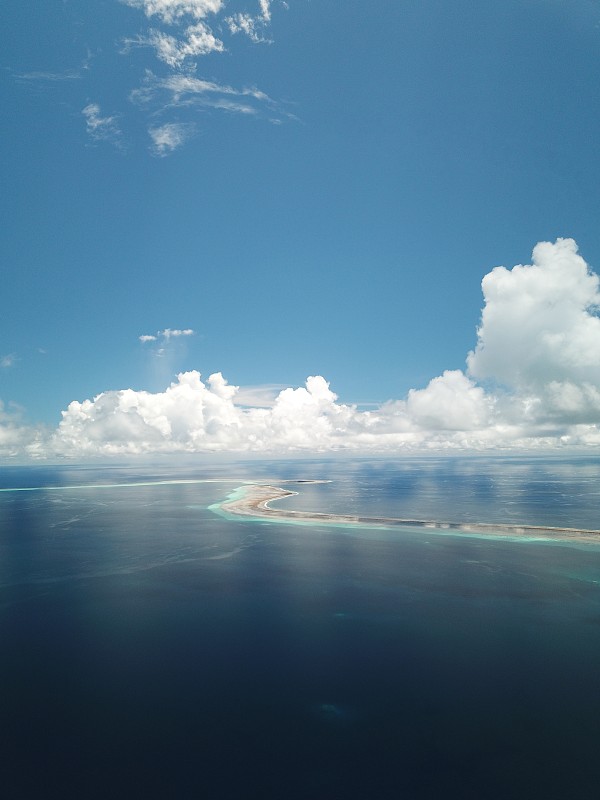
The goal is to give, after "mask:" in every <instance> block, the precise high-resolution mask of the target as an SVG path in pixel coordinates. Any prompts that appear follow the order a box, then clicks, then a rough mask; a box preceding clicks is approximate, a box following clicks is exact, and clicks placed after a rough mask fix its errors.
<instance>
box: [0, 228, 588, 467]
mask: <svg viewBox="0 0 600 800" xmlns="http://www.w3.org/2000/svg"><path fill="white" fill-rule="evenodd" d="M599 285H600V280H599V278H598V276H597V275H596V274H595V273H594V272H592V271H591V269H590V268H589V266H588V265H587V264H586V262H585V261H584V259H583V258H582V257H581V256H580V255H579V254H578V251H577V245H576V243H575V242H574V241H573V240H572V239H558V240H557V241H556V242H555V243H549V242H542V243H540V244H538V245H537V246H536V247H535V248H534V251H533V258H532V263H531V264H528V265H517V266H515V267H514V268H513V269H511V270H509V269H506V268H505V267H496V268H495V269H493V270H492V271H491V272H490V273H488V274H487V275H486V276H485V277H484V279H483V281H482V289H483V295H484V301H485V304H484V308H483V311H482V316H481V324H480V326H479V328H478V330H477V341H476V345H475V348H474V349H473V350H472V351H471V352H470V353H469V354H468V355H467V358H466V369H465V370H464V371H460V370H447V371H445V372H444V373H443V374H442V375H440V376H437V377H434V378H432V380H431V381H430V382H429V383H428V385H427V386H426V387H425V388H422V389H411V390H410V391H409V392H408V395H407V397H406V398H405V399H404V400H396V401H390V402H388V403H385V404H383V405H381V406H380V407H378V408H376V409H375V410H369V411H361V410H359V409H357V407H356V406H354V405H347V404H344V403H341V402H339V401H338V398H337V396H336V395H335V394H334V392H333V391H332V390H331V389H330V387H329V384H328V382H327V381H326V379H325V378H324V377H321V376H318V375H317V376H311V377H309V378H308V379H307V381H306V385H305V386H304V387H299V388H285V389H283V390H281V391H279V393H278V394H277V395H276V396H275V398H274V400H273V401H272V402H270V403H269V404H268V405H265V406H263V407H256V406H254V405H251V406H247V405H245V404H244V402H243V397H244V390H242V391H241V392H240V390H239V388H238V387H236V386H232V385H230V384H229V383H228V382H227V381H226V380H225V378H224V377H223V376H222V375H221V373H215V374H213V375H211V376H210V377H209V378H208V380H206V381H202V380H201V376H200V373H199V372H197V371H190V372H185V373H181V374H180V375H178V376H177V380H176V381H174V382H173V383H172V384H171V385H170V386H169V387H168V388H167V389H165V391H164V392H158V393H150V392H146V391H135V390H133V389H123V390H121V391H107V392H102V393H101V394H99V395H98V396H97V397H95V398H93V399H91V400H90V399H88V400H84V401H83V402H81V401H78V400H74V401H73V402H72V403H70V405H69V406H68V408H67V409H66V410H65V411H63V412H62V421H61V422H60V424H59V426H58V427H57V428H56V429H55V430H54V431H43V430H41V429H36V428H32V427H26V426H23V425H21V424H20V420H19V418H18V416H17V415H16V414H15V413H11V412H10V411H7V410H6V409H5V408H4V407H0V453H1V454H2V455H3V456H5V457H7V456H29V457H31V458H61V457H69V458H85V457H95V456H113V455H141V454H158V453H197V452H198V453H200V452H231V453H265V454H278V453H280V454H286V453H294V452H307V453H308V452H328V451H332V452H340V451H342V452H343V451H349V452H367V453H368V452H380V453H389V454H393V453H397V454H399V455H400V454H404V453H414V452H435V451H441V452H454V451H463V450H475V451H493V450H498V449H509V450H511V449H519V450H521V449H533V450H542V449H552V448H565V447H580V448H589V447H597V446H599V445H600V318H599V317H598V310H599V309H600V289H599ZM191 333H192V331H191V330H190V329H185V330H171V329H165V331H159V332H158V336H161V337H163V338H164V337H168V336H171V335H172V336H179V335H191ZM150 336H151V335H146V336H142V337H140V338H141V339H142V340H144V339H146V340H148V339H149V338H150ZM152 336H153V335H152Z"/></svg>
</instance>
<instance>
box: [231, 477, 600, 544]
mask: <svg viewBox="0 0 600 800" xmlns="http://www.w3.org/2000/svg"><path fill="white" fill-rule="evenodd" d="M279 482H280V483H285V484H287V485H289V484H307V483H324V482H325V481H309V480H302V481H279ZM295 494H298V493H297V492H295V491H292V490H290V489H284V488H281V487H280V486H273V485H270V484H258V483H254V484H248V485H246V486H242V487H240V488H239V489H237V490H236V491H235V492H234V493H233V496H232V497H231V498H230V499H228V500H225V501H224V502H223V503H220V504H219V508H220V510H221V511H224V512H226V513H227V514H232V515H235V516H240V517H251V518H252V519H257V518H259V519H260V518H262V519H270V520H273V521H288V522H298V523H316V524H335V525H357V526H363V527H382V528H392V527H393V528H397V527H405V528H427V529H429V530H431V529H433V530H439V531H457V532H460V533H466V534H469V533H472V534H475V535H477V534H479V535H486V536H510V537H525V538H539V539H549V540H569V539H571V540H574V541H578V542H582V541H586V542H594V543H597V544H600V530H585V529H581V528H553V527H545V526H537V525H503V524H500V523H486V522H440V521H437V520H424V519H402V518H398V517H363V516H356V515H351V514H328V513H324V512H321V511H287V510H284V509H279V508H271V507H270V505H269V504H270V503H272V502H273V501H275V500H281V499H282V498H285V497H291V496H292V495H295Z"/></svg>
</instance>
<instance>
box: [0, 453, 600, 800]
mask: <svg viewBox="0 0 600 800" xmlns="http://www.w3.org/2000/svg"><path fill="white" fill-rule="evenodd" d="M229 477H232V478H234V479H237V478H239V479H244V478H246V479H252V478H258V479H261V480H262V479H269V480H274V479H276V478H277V477H281V478H286V477H289V478H315V477H316V478H327V479H331V480H332V483H330V484H317V485H306V486H302V487H301V489H300V491H301V494H300V495H298V497H296V498H292V499H290V500H288V501H285V502H287V507H290V508H291V507H296V508H306V509H309V510H322V511H333V512H340V513H341V512H344V511H350V510H352V511H356V512H359V513H363V514H375V513H376V514H381V515H393V516H418V517H423V518H436V519H445V520H452V521H455V520H461V519H462V520H468V519H470V520H472V519H477V520H480V521H491V522H494V521H497V522H501V521H502V522H504V521H506V522H513V521H515V522H522V523H529V524H543V525H566V524H570V525H571V526H573V527H587V528H600V524H599V522H598V520H599V519H600V518H599V515H598V511H599V508H600V504H599V502H598V500H599V498H598V487H599V486H600V461H598V460H594V459H587V460H584V459H580V460H576V461H570V462H569V461H566V460H552V461H543V460H541V459H540V460H535V461H534V460H529V461H526V460H518V459H507V460H495V461H491V460H484V459H477V460H468V459H462V460H427V459H423V460H412V461H405V462H385V461H368V460H362V461H348V462H341V461H340V462H334V461H327V460H323V461H319V462H299V461H298V462H271V463H267V462H257V463H247V464H232V465H229V466H225V465H220V466H219V467H215V468H213V469H209V468H208V467H206V466H204V467H202V468H198V469H191V468H189V467H188V468H186V469H185V470H184V469H179V470H175V469H172V468H171V469H169V470H166V469H164V468H162V469H161V468H156V467H155V468H153V469H142V468H135V469H126V468H112V469H105V470H93V469H75V468H62V469H49V468H48V469H46V468H44V469H42V468H39V469H38V468H35V469H33V468H31V469H18V468H4V469H0V485H2V486H4V487H12V488H18V487H27V486H29V487H32V486H44V487H55V488H48V489H47V490H45V491H32V492H12V491H11V492H2V493H0V685H1V686H2V692H1V695H0V696H1V700H0V706H1V707H0V720H1V724H0V731H1V733H0V739H1V741H0V753H1V758H0V786H1V787H2V795H3V797H7V798H21V797H22V798H29V797H32V798H40V797H48V796H50V795H52V796H61V797H76V798H87V797H90V798H92V797H93V798H95V797H128V798H129V797H146V796H160V797H163V796H164V797H174V798H206V799H207V800H212V798H215V800H220V799H221V798H223V799H224V798H240V797H241V798H257V800H258V798H261V799H263V798H264V799H265V800H268V799H270V798H273V800H275V798H277V799H279V798H290V799H291V800H296V799H298V800H313V799H314V800H318V798H331V799H332V800H334V799H337V798H340V800H341V798H407V799H412V798H414V799H415V800H418V799H420V798H442V797H457V798H465V799H466V800H469V799H470V798H473V800H475V799H477V800H485V799H486V798H489V800H496V798H498V799H500V798H502V800H507V799H508V798H511V799H512V798H527V800H530V798H537V797H540V798H560V799H561V800H563V798H573V799H574V800H578V798H590V797H595V796H597V792H598V784H599V780H600V764H599V761H600V760H599V759H598V757H597V752H598V747H599V746H600V692H599V691H598V689H597V685H596V684H597V673H598V669H599V665H600V545H598V546H595V545H577V546H575V545H571V544H569V545H567V544H549V543H544V542H527V541H522V542H511V541H506V540H502V539H498V540H491V539H484V538H475V537H464V536H462V537H461V536H454V535H451V534H447V533H446V534H439V533H435V532H432V531H422V530H421V531H410V530H409V531H403V532H402V533H401V534H400V533H399V532H398V531H383V530H375V531H374V530H361V529H351V528H338V527H324V526H316V525H309V526H301V525H290V524H285V523H273V522H264V521H263V522H257V521H255V522H252V521H243V520H240V521H233V520H227V519H224V518H222V517H219V516H217V515H215V514H214V513H213V512H211V511H210V510H209V509H208V506H209V505H211V504H212V503H215V502H218V501H219V500H222V499H224V498H225V497H226V496H227V494H228V493H229V492H230V491H232V490H233V489H234V488H235V487H236V486H237V485H238V484H237V482H235V481H234V482H226V479H227V478H229ZM194 478H195V479H203V478H209V479H211V480H216V481H217V482H213V483H195V484H163V485H149V486H124V485H123V484H125V483H131V482H140V481H158V480H165V479H166V480H168V479H194ZM219 481H220V482H219ZM99 484H102V485H103V486H102V488H71V487H86V486H87V487H90V486H91V485H99ZM113 484H117V486H112V485H113Z"/></svg>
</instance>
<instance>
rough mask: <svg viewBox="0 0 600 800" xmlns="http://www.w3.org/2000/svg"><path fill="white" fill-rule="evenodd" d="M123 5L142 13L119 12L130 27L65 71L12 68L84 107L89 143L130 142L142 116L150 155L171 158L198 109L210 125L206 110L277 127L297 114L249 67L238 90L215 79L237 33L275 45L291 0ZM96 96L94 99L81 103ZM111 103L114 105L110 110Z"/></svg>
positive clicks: (155, 0) (127, 1) (135, 1)
mask: <svg viewBox="0 0 600 800" xmlns="http://www.w3.org/2000/svg"><path fill="white" fill-rule="evenodd" d="M120 3H121V5H122V6H127V7H129V9H133V10H134V12H139V14H137V13H129V14H125V15H117V14H115V20H118V22H119V25H121V26H122V27H123V29H122V30H121V31H119V32H117V33H116V35H115V34H114V33H113V32H111V35H112V38H111V41H110V43H109V44H107V43H106V41H105V40H103V41H98V40H96V41H95V42H94V49H93V51H92V50H91V49H90V48H88V49H87V55H85V56H84V57H83V59H82V58H81V54H79V55H80V57H79V60H78V66H74V67H73V68H71V69H66V70H64V71H60V70H57V69H30V70H22V71H21V72H20V73H19V74H17V73H16V72H13V75H14V77H15V80H18V81H19V82H21V83H23V84H29V85H30V86H32V87H33V86H35V87H36V91H38V92H39V91H42V90H43V91H49V88H48V87H49V86H50V85H53V87H54V88H53V91H54V92H58V91H61V92H62V95H63V102H65V105H67V106H70V107H75V108H80V109H81V113H82V118H83V121H84V123H85V129H86V132H87V134H88V136H89V138H90V139H91V140H92V141H94V142H102V141H104V142H110V143H112V144H113V145H114V146H116V147H117V148H118V149H125V143H126V142H127V143H128V145H130V144H131V137H133V136H136V135H137V134H136V131H139V129H140V124H139V119H138V120H136V117H137V118H139V117H141V118H142V125H143V128H145V131H146V132H147V134H148V136H149V144H148V145H147V146H148V149H149V151H150V153H151V154H152V155H154V156H159V157H164V156H167V155H170V154H171V153H173V152H174V151H175V150H177V149H178V148H180V147H181V146H182V145H184V144H185V143H186V142H189V141H190V140H191V139H192V138H193V133H194V131H195V130H196V129H197V126H198V124H199V115H200V114H203V117H202V119H203V121H204V122H206V124H208V122H207V120H208V118H207V116H206V112H207V110H209V109H210V110H214V111H215V112H225V113H228V114H230V115H232V116H239V117H244V116H245V117H248V116H253V117H262V118H264V119H265V120H267V121H269V122H270V123H273V124H281V123H282V122H283V121H285V120H286V119H295V117H294V115H292V114H290V113H287V112H286V111H285V109H284V108H283V106H282V105H281V104H280V103H278V102H277V101H276V100H274V99H273V98H271V97H269V95H268V94H267V93H266V92H264V91H261V90H260V89H258V88H256V87H254V86H253V85H252V83H253V82H252V76H251V75H250V74H249V75H248V80H247V81H246V82H242V85H241V86H239V87H235V86H232V85H230V83H229V82H227V81H220V80H219V77H218V73H219V68H218V59H219V57H220V56H222V55H223V54H225V53H228V54H230V55H234V54H233V53H232V50H233V48H234V46H235V45H236V40H237V39H239V36H238V34H242V35H245V36H247V37H248V38H249V39H250V41H251V42H253V43H254V44H257V45H260V44H266V43H271V42H272V38H271V36H270V35H269V31H270V28H271V25H272V17H273V11H274V8H275V6H276V5H277V6H278V7H279V8H287V3H286V2H284V0H120ZM110 5H111V4H109V7H110ZM136 19H137V22H136V21H135V20H136ZM125 26H126V27H125ZM115 45H116V46H115ZM209 58H210V59H211V62H210V63H211V68H210V75H211V79H210V80H207V79H204V78H203V77H202V76H201V63H202V61H206V59H209ZM115 59H117V60H119V61H120V62H121V66H119V65H118V64H116V63H115ZM124 59H127V64H126V66H123V65H124V64H125V61H124ZM74 63H77V62H76V61H75V59H74ZM37 66H38V65H36V67H37ZM102 70H104V71H106V73H107V75H110V80H109V81H103V76H102V72H101V71H102ZM117 76H119V78H118V79H120V80H121V84H120V86H121V89H120V94H119V93H115V88H117V89H118V88H119V83H118V79H117ZM213 76H216V77H213ZM92 82H93V90H91V91H90V88H89V86H90V85H91V83H92ZM68 85H70V88H68V89H67V86H68ZM61 86H62V88H59V87H61ZM104 86H106V87H107V93H110V94H109V96H110V99H107V97H108V94H107V97H105V96H103V87H104ZM249 86H250V87H251V88H248V87H249ZM83 87H85V89H83ZM90 94H91V96H92V97H93V98H94V100H93V101H90V100H89V99H87V100H86V102H85V103H83V102H82V101H83V99H84V98H86V95H87V97H88V98H89V96H90ZM127 100H129V101H130V103H129V104H128V103H127V102H126V101H127ZM82 106H83V107H82ZM132 106H133V108H132ZM107 107H108V108H110V109H114V111H112V110H111V111H110V113H107V112H106V108H107ZM127 149H130V148H129V146H128V147H127Z"/></svg>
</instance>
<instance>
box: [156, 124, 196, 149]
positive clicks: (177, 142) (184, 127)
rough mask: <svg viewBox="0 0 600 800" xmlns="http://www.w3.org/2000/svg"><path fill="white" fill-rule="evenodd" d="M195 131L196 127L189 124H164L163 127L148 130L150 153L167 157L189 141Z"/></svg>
mask: <svg viewBox="0 0 600 800" xmlns="http://www.w3.org/2000/svg"><path fill="white" fill-rule="evenodd" d="M195 131H196V126H195V125H193V124H192V123H191V122H166V123H165V124H164V125H158V126H157V127H155V128H149V129H148V134H149V136H150V138H151V139H152V152H153V153H154V155H157V156H168V155H170V154H171V153H172V152H173V151H174V150H177V148H178V147H181V145H182V144H184V143H185V142H187V141H188V139H191V138H192V136H193V135H194V133H195Z"/></svg>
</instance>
